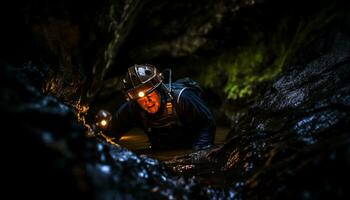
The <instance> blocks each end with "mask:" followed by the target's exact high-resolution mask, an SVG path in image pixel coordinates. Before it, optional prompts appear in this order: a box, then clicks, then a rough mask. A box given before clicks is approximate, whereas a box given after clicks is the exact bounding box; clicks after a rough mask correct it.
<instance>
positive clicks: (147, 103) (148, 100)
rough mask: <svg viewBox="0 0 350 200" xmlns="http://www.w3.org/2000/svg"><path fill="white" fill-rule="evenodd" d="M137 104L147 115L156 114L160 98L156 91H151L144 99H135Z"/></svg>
mask: <svg viewBox="0 0 350 200" xmlns="http://www.w3.org/2000/svg"><path fill="white" fill-rule="evenodd" d="M137 103H138V104H139V105H140V107H141V108H142V109H144V110H145V111H147V112H148V113H151V114H153V113H156V112H157V111H158V110H159V107H160V96H159V93H158V92H157V91H153V92H151V93H149V94H147V95H146V96H144V97H141V98H139V99H137Z"/></svg>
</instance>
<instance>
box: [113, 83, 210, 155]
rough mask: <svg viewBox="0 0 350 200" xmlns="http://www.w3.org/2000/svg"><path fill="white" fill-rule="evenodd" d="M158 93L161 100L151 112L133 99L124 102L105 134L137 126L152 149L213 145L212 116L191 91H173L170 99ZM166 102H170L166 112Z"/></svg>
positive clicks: (199, 147)
mask: <svg viewBox="0 0 350 200" xmlns="http://www.w3.org/2000/svg"><path fill="white" fill-rule="evenodd" d="M160 94H161V97H162V102H161V106H160V109H159V110H158V111H157V113H155V114H148V113H147V112H146V111H144V110H143V109H142V108H140V107H139V106H138V104H137V103H136V102H134V101H129V102H126V103H124V104H123V105H122V106H121V107H120V108H119V109H118V110H117V111H116V112H115V114H114V116H113V120H112V127H111V132H110V134H109V135H110V136H112V137H116V138H117V139H119V138H120V137H121V136H122V135H123V134H125V133H126V132H127V131H128V130H130V129H131V128H133V127H140V128H142V129H143V130H144V131H145V133H146V134H147V136H148V138H149V141H150V143H151V146H152V147H153V148H158V147H159V148H163V147H165V148H167V147H169V148H172V147H182V146H192V147H193V148H194V149H203V148H207V147H209V146H211V145H212V144H213V142H214V136H215V121H214V117H213V115H212V113H211V112H210V111H209V109H208V107H207V106H206V105H205V103H204V101H203V100H202V99H201V98H200V97H199V96H198V95H197V94H196V93H195V92H194V91H192V90H191V89H185V90H184V91H182V93H181V95H179V94H178V93H177V92H176V91H174V92H173V93H172V96H173V100H169V96H168V95H167V94H165V93H164V92H163V91H160ZM167 102H171V103H172V111H170V112H169V106H167ZM168 105H169V104H168ZM111 134H112V135H111Z"/></svg>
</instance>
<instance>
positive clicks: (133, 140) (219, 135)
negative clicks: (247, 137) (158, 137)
mask: <svg viewBox="0 0 350 200" xmlns="http://www.w3.org/2000/svg"><path fill="white" fill-rule="evenodd" d="M229 130H230V128H229V127H222V126H221V127H220V126H219V127H217V128H216V135H215V142H214V144H215V146H218V145H220V144H223V143H224V142H225V138H226V135H227V134H228V132H229ZM118 143H119V144H120V145H121V146H122V147H125V148H127V149H129V150H131V151H133V152H135V153H136V154H138V155H142V154H143V155H147V156H150V157H153V158H156V159H159V160H163V161H166V160H170V159H173V158H175V157H177V156H183V155H185V154H188V153H191V152H193V150H192V149H174V150H151V149H150V148H149V142H148V139H147V136H146V134H145V133H143V131H142V130H140V129H132V130H130V131H129V132H128V133H127V134H125V135H124V136H123V137H122V138H121V139H120V140H119V142H118Z"/></svg>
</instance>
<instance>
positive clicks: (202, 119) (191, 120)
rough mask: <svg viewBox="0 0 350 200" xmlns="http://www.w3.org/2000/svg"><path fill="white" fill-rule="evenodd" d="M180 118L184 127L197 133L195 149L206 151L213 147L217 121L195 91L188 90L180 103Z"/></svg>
mask: <svg viewBox="0 0 350 200" xmlns="http://www.w3.org/2000/svg"><path fill="white" fill-rule="evenodd" d="M178 117H179V120H180V122H182V123H183V125H184V126H186V127H188V128H190V129H192V130H193V131H194V132H195V140H194V144H193V148H194V149H205V148H208V147H210V146H211V145H213V143H214V138H215V129H216V125H215V120H214V117H213V115H212V113H211V112H210V110H209V108H208V107H207V106H206V105H205V102H204V101H203V100H202V99H201V98H200V97H199V96H198V95H197V94H196V93H195V92H193V91H191V90H190V89H186V90H184V91H183V92H182V94H181V96H180V98H179V102H178Z"/></svg>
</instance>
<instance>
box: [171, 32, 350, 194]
mask: <svg viewBox="0 0 350 200" xmlns="http://www.w3.org/2000/svg"><path fill="white" fill-rule="evenodd" d="M336 30H339V29H336ZM342 30H347V29H342ZM326 35H327V37H321V38H319V40H318V41H316V42H315V43H322V44H328V46H327V45H325V46H322V47H320V46H318V47H319V48H322V49H317V50H316V49H313V52H317V53H315V54H313V55H310V54H308V55H302V54H298V55H299V58H294V63H298V65H293V64H289V65H287V66H286V69H285V72H284V73H282V74H281V75H280V76H279V77H278V78H276V79H275V80H274V81H273V82H272V83H271V85H270V86H269V88H267V89H266V90H264V91H265V92H264V93H262V94H261V95H260V96H261V98H260V99H257V100H256V101H255V103H253V104H252V106H251V107H250V108H249V109H248V111H247V113H246V114H245V115H244V116H242V117H241V118H239V120H238V121H237V122H236V123H235V125H236V126H235V127H233V128H232V130H231V131H230V133H229V136H228V141H227V142H226V143H225V144H224V145H223V146H220V147H217V148H216V149H212V150H209V151H208V152H206V153H205V154H203V155H200V156H199V157H198V155H188V156H185V157H182V158H177V159H174V160H172V161H168V162H167V163H168V165H169V166H170V167H172V169H173V170H174V172H175V173H179V174H184V175H186V174H188V175H189V176H190V175H196V176H197V178H198V179H199V180H200V181H202V183H206V181H207V180H212V181H213V180H216V182H215V183H216V184H217V185H221V186H230V187H231V188H235V189H236V191H240V192H242V195H243V199H260V198H262V197H263V198H266V199H325V198H332V199H346V198H348V197H349V196H350V195H349V192H348V191H349V190H348V189H349V187H348V186H347V184H346V182H347V179H348V178H350V173H349V170H348V168H349V167H350V162H349V156H350V154H349V152H350V151H349V149H350V140H349V134H348V132H349V131H348V130H349V124H350V112H349V110H350V107H349V94H350V68H349V65H350V57H349V55H350V34H349V32H346V31H345V32H342V31H339V32H337V31H330V33H329V34H326ZM315 46H317V45H312V44H311V46H309V48H314V47H315ZM309 52H311V51H309ZM320 52H322V53H320ZM306 56H307V58H305V57H306ZM311 58H312V59H311ZM298 60H299V62H298ZM189 166H192V167H189ZM207 183H208V182H207ZM208 184H213V182H211V183H210V182H209V183H208Z"/></svg>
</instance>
